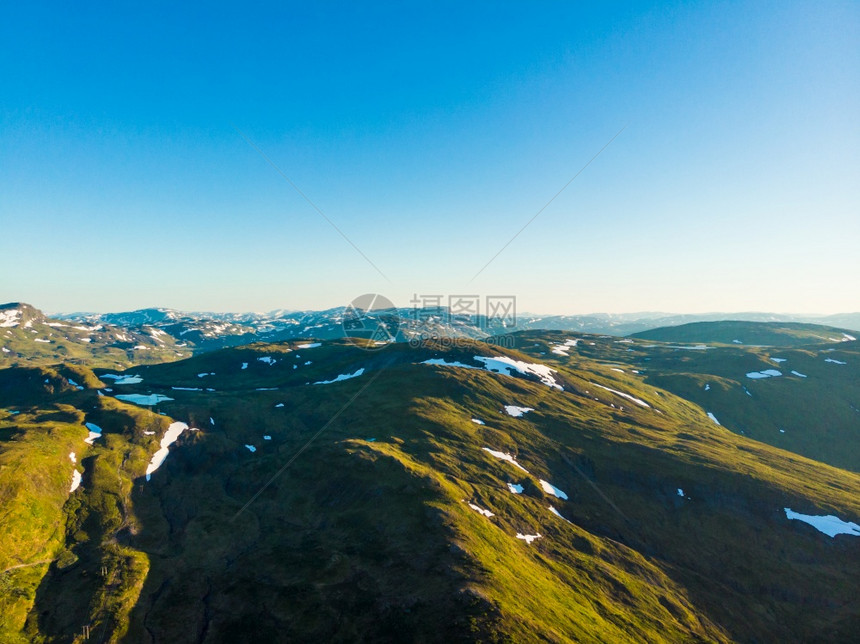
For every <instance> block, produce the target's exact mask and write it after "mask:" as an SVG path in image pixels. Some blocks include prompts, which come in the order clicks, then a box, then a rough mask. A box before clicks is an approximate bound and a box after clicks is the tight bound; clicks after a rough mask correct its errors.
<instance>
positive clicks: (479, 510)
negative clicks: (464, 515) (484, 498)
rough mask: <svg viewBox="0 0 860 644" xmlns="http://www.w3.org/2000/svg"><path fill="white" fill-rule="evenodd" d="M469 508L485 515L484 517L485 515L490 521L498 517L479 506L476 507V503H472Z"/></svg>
mask: <svg viewBox="0 0 860 644" xmlns="http://www.w3.org/2000/svg"><path fill="white" fill-rule="evenodd" d="M469 507H470V508H472V509H473V510H474V511H475V512H479V513H480V514H483V515H484V516H485V517H487V518H488V519H489V518H490V517H494V516H496V515H495V514H493V513H492V512H490V511H489V510H485V509H484V508H482V507H480V506H477V505H475V504H474V503H470V504H469Z"/></svg>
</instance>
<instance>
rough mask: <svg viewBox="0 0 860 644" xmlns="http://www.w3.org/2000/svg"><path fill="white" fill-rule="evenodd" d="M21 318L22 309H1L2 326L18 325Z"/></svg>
mask: <svg viewBox="0 0 860 644" xmlns="http://www.w3.org/2000/svg"><path fill="white" fill-rule="evenodd" d="M20 319H21V309H10V310H8V311H0V327H14V326H18V322H19V321H20Z"/></svg>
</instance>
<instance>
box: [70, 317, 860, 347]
mask: <svg viewBox="0 0 860 644" xmlns="http://www.w3.org/2000/svg"><path fill="white" fill-rule="evenodd" d="M346 311H347V309H346V308H345V307H336V308H332V309H326V310H322V311H291V310H288V309H279V310H275V311H270V312H268V313H193V312H183V311H176V310H173V309H165V308H151V309H140V310H137V311H129V312H123V313H64V314H58V315H56V317H57V318H58V319H65V320H73V321H78V322H86V323H88V324H105V325H114V326H122V327H142V326H153V327H156V328H159V329H161V330H163V331H165V332H167V333H169V334H170V335H172V336H173V337H174V338H176V339H177V340H179V339H180V338H181V339H182V340H185V341H190V342H192V343H194V344H195V345H196V346H201V345H211V344H216V345H219V346H236V345H238V344H246V343H247V342H249V341H253V340H254V339H259V340H264V341H274V340H281V339H292V338H302V337H318V338H325V339H327V338H333V337H342V336H343V332H342V331H343V328H342V327H343V320H344V314H345V312H346ZM383 315H384V316H392V315H394V316H396V317H397V318H399V320H400V323H401V324H400V326H401V332H402V333H401V334H402V335H403V336H404V339H408V338H409V337H412V336H415V335H424V336H434V335H438V336H445V337H470V338H483V337H488V336H491V335H498V334H500V333H509V332H514V331H526V330H537V329H544V330H549V331H577V332H580V333H595V334H606V335H618V336H625V335H630V334H633V333H639V332H642V331H647V330H649V329H655V328H658V327H667V326H679V325H682V324H688V323H691V322H717V321H725V320H737V321H745V322H797V323H801V322H802V323H811V324H821V325H824V326H830V327H840V328H845V329H849V330H854V331H860V313H840V314H836V315H827V316H816V315H792V314H779V313H757V312H742V313H702V314H674V313H660V312H645V313H593V314H589V315H536V314H532V313H522V314H520V315H519V316H518V317H517V319H516V324H511V323H509V322H503V321H500V320H495V319H489V318H487V317H485V316H478V317H476V318H472V319H470V320H463V319H459V318H455V319H452V316H451V315H449V312H448V310H447V309H446V308H439V309H420V310H417V311H416V310H415V309H412V308H398V309H396V310H394V311H390V310H388V311H376V312H371V313H369V314H368V317H369V318H370V319H371V320H372V319H373V318H374V316H376V317H380V316H383Z"/></svg>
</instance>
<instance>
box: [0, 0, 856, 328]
mask: <svg viewBox="0 0 860 644" xmlns="http://www.w3.org/2000/svg"><path fill="white" fill-rule="evenodd" d="M120 5H121V6H120ZM175 5H176V3H163V4H162V3H157V2H149V3H134V4H133V5H132V4H131V3H102V5H101V6H98V7H85V6H83V5H81V4H80V3H60V2H56V3H40V2H21V3H4V6H3V7H2V8H0V235H2V236H1V237H0V240H2V241H0V243H2V248H0V301H10V300H23V301H28V302H30V303H32V304H34V305H36V306H38V307H40V308H43V309H45V310H48V311H70V310H93V311H106V310H121V309H131V308H139V307H145V306H169V307H175V308H180V309H186V310H233V311H241V310H267V309H272V308H280V307H284V308H327V307H330V306H337V305H340V304H345V303H347V302H349V301H350V300H351V299H352V298H353V297H354V296H356V295H359V294H361V293H364V292H380V293H383V294H386V295H387V296H388V297H390V298H391V299H393V300H394V301H395V302H396V303H398V304H400V305H403V306H408V300H409V299H410V297H411V295H412V294H413V293H419V294H434V293H438V294H464V293H476V294H481V295H486V294H512V295H516V296H517V297H518V298H519V299H518V305H519V308H520V310H530V311H535V312H555V313H587V312H593V311H609V312H629V311H640V310H663V311H678V312H702V311H740V310H769V311H780V312H820V313H833V312H837V311H849V310H852V311H855V310H860V288H858V286H857V279H858V277H860V126H859V125H858V121H860V119H858V115H860V46H858V42H860V4H858V3H856V2H846V3H839V2H809V3H804V2H788V1H779V2H750V3H742V2H734V3H714V2H709V3H691V2H685V3H681V2H678V3H629V2H620V3H605V2H590V3H589V2H530V3H500V2H486V3H462V2H456V3H450V4H443V3H438V2H434V3H430V2H421V3H417V2H405V3H404V2H396V3H394V2H393V3H389V4H374V6H372V7H369V6H365V5H366V3H354V2H351V3H343V4H335V3H325V2H320V3H314V2H303V3H295V4H291V5H286V6H285V5H284V4H283V3H270V4H269V3H265V4H261V3H247V2H246V3H236V4H233V5H226V4H219V3H211V2H208V3H201V4H200V5H199V6H197V7H196V8H191V9H189V8H178V7H177V6H175ZM464 5H466V6H464ZM122 7H124V8H122ZM624 126H626V129H625V130H624V131H623V132H622V133H621V135H620V136H618V138H617V139H615V141H614V142H613V143H612V144H611V145H610V146H609V147H608V148H607V149H606V150H605V151H604V152H603V153H602V154H601V155H600V156H599V157H598V158H597V159H596V160H595V161H594V162H593V163H592V164H591V165H590V166H589V167H588V168H587V169H586V170H585V171H584V172H583V173H582V174H581V175H580V176H579V177H578V178H577V179H576V180H575V181H574V182H573V183H572V184H570V186H569V187H568V188H567V190H566V191H564V192H563V193H562V194H561V195H560V196H559V197H558V198H557V199H556V200H555V201H554V202H553V203H552V204H551V205H550V206H549V207H547V208H546V209H545V210H544V211H543V212H542V213H541V214H540V216H539V217H537V219H535V220H534V222H533V223H532V224H531V225H530V226H529V227H528V228H527V229H526V230H525V231H523V232H522V234H520V235H519V236H518V237H517V239H516V240H514V241H513V242H512V243H511V244H510V245H509V246H508V247H507V249H506V250H505V251H504V252H503V253H501V254H500V255H499V256H498V257H497V258H496V260H495V261H494V262H493V263H492V264H490V266H489V267H487V268H486V270H485V271H484V272H483V273H482V274H481V275H480V276H479V277H478V278H477V279H475V280H474V281H472V282H471V283H470V280H471V278H472V277H473V275H475V273H476V272H477V271H478V270H479V269H480V268H481V267H482V266H483V265H484V264H486V262H487V261H488V260H489V259H490V258H491V257H492V256H493V255H494V254H495V253H496V252H497V251H498V250H499V249H500V248H501V247H502V246H503V245H504V244H505V243H506V242H508V241H509V240H510V239H511V238H512V237H513V236H514V234H515V233H516V232H517V231H518V230H520V229H521V228H522V226H523V225H524V224H525V223H526V222H527V221H528V220H529V219H530V218H531V217H532V216H533V215H534V214H535V213H536V212H537V211H538V210H539V209H540V208H541V207H542V206H543V205H544V204H545V203H546V202H547V201H549V199H550V198H551V197H552V196H553V195H554V194H556V193H557V192H558V190H559V189H561V187H562V186H564V185H565V183H566V182H567V181H568V180H570V178H571V177H573V176H574V174H575V173H576V172H577V171H578V170H579V169H580V168H581V167H582V166H583V165H584V164H585V163H586V162H588V160H589V159H590V158H591V157H592V156H593V155H594V154H595V153H597V152H598V151H599V150H600V149H601V148H602V147H603V146H604V145H605V144H606V143H607V141H609V140H610V139H611V138H612V137H613V136H614V135H615V134H616V133H617V132H618V131H619V130H620V129H621V128H622V127H624ZM234 127H235V128H238V130H240V131H241V132H243V133H244V134H245V135H246V136H247V137H249V138H250V139H251V140H253V141H254V142H255V143H256V145H258V146H259V147H260V148H261V149H262V150H263V151H264V152H265V153H266V154H267V155H268V156H269V157H270V158H271V159H272V160H273V161H274V163H276V164H277V165H278V166H279V167H280V168H281V170H283V172H284V173H285V174H286V175H287V176H288V177H289V178H290V179H291V180H292V181H293V182H295V184H296V185H297V186H299V187H300V188H301V190H302V191H304V193H305V194H306V195H307V196H308V197H309V198H310V199H311V200H312V201H313V202H314V203H315V204H316V205H317V206H318V207H319V208H321V209H322V210H323V211H324V212H325V213H326V215H327V216H328V217H329V218H330V219H331V220H332V221H333V222H334V223H335V224H336V225H337V226H338V227H339V228H340V229H341V230H342V231H343V233H344V234H345V235H346V236H347V237H348V238H349V239H351V240H352V242H353V243H354V244H355V245H356V246H358V248H360V249H361V251H362V252H364V253H365V255H367V256H368V257H369V258H370V259H371V260H372V261H373V262H374V263H375V264H376V265H377V266H378V267H379V268H380V269H381V271H382V272H383V273H384V274H385V275H386V276H387V277H388V280H386V279H384V278H383V277H381V276H380V275H379V273H377V272H376V271H375V270H374V269H373V267H372V266H370V265H369V264H368V263H367V262H365V260H364V259H363V258H362V257H361V255H359V254H358V253H357V252H356V251H355V250H354V249H353V248H352V246H350V245H349V244H348V243H347V242H346V241H344V239H343V238H342V237H341V236H340V235H338V234H337V232H336V231H335V230H333V229H332V228H331V226H330V225H329V224H328V223H326V221H325V220H324V219H323V218H322V217H321V216H320V215H319V214H318V213H317V212H316V211H315V210H314V209H313V208H312V207H311V206H310V205H309V204H308V203H307V202H306V201H304V200H303V199H302V197H301V196H300V195H299V194H298V193H296V192H295V190H294V189H293V188H292V187H291V186H290V185H289V184H288V183H287V182H286V181H285V180H284V179H283V178H282V177H281V176H280V175H279V174H278V173H277V172H276V171H275V170H274V169H273V168H272V167H271V166H270V165H268V164H267V163H266V161H265V160H264V159H263V158H262V157H261V155H260V154H259V153H258V152H257V151H255V150H254V149H253V148H252V147H251V146H250V145H249V144H248V143H246V142H245V140H243V138H242V137H241V136H240V135H239V134H238V133H237V131H236V129H234Z"/></svg>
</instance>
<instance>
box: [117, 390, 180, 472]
mask: <svg viewBox="0 0 860 644" xmlns="http://www.w3.org/2000/svg"><path fill="white" fill-rule="evenodd" d="M117 398H119V396H117ZM186 429H188V425H186V424H185V423H181V422H175V423H171V424H170V427H168V428H167V431H166V432H164V436H162V437H161V443H160V445H159V447H160V449H159V450H158V451H157V452H156V453H155V454H153V455H152V460H151V461H149V465H147V466H146V480H147V481H148V480H149V478H150V476H151V475H152V473H153V472H154V471H155V470H157V469H158V468H159V467H161V464H162V463H164V459H166V458H167V454H168V452H169V448H170V446H171V445H173V443H175V442H176V439H177V438H179V435H180V434H181V433H182V432H184V431H185V430H186Z"/></svg>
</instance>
